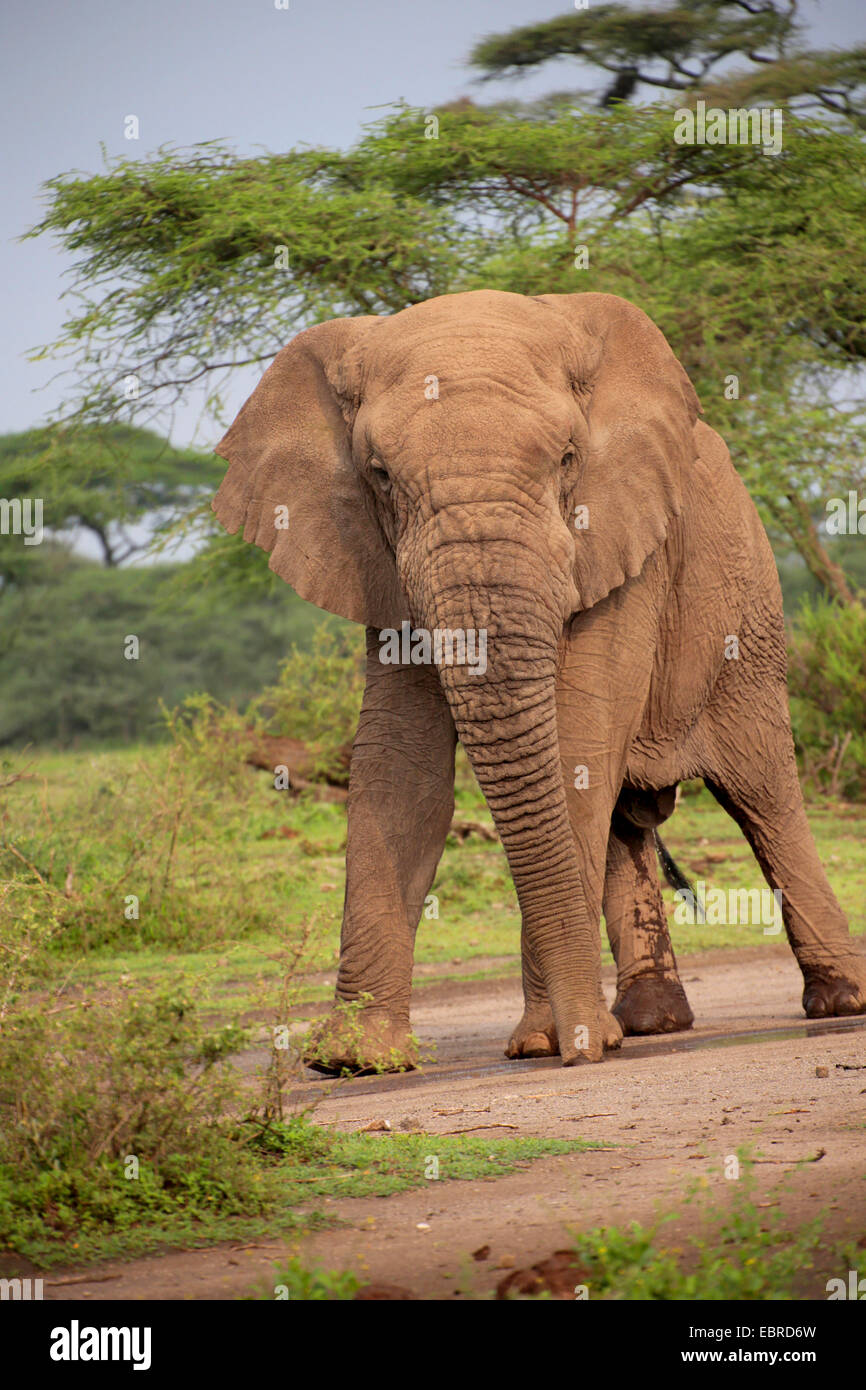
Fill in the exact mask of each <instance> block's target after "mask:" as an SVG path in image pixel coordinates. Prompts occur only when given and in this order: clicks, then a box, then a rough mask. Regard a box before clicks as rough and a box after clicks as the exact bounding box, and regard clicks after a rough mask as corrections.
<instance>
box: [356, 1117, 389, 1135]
mask: <svg viewBox="0 0 866 1390" xmlns="http://www.w3.org/2000/svg"><path fill="white" fill-rule="evenodd" d="M390 1128H391V1122H390V1121H389V1120H371V1121H370V1123H369V1124H368V1125H362V1126H361V1128H360V1129H359V1130H357V1131H356V1133H357V1134H377V1133H379V1132H380V1131H381V1130H389V1129H390Z"/></svg>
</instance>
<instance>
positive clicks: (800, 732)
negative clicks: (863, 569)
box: [788, 598, 866, 799]
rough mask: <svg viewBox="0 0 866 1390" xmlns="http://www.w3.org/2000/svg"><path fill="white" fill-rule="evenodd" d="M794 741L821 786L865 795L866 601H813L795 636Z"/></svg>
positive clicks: (811, 778)
mask: <svg viewBox="0 0 866 1390" xmlns="http://www.w3.org/2000/svg"><path fill="white" fill-rule="evenodd" d="M788 666H789V690H790V697H791V722H792V726H793V732H794V743H795V746H796V749H797V757H798V760H799V762H800V768H801V771H802V774H803V777H804V779H805V780H806V781H807V782H809V783H811V785H812V786H813V787H814V788H815V789H816V790H824V791H827V792H829V793H830V794H831V795H834V796H839V795H841V796H847V797H850V798H852V799H862V798H864V797H866V604H863V603H852V604H848V605H847V606H845V607H842V606H841V605H839V604H836V603H832V602H830V601H829V600H827V599H825V598H819V599H816V600H815V601H814V602H809V601H806V602H805V603H804V604H803V605H802V607H801V608H800V610H799V613H798V615H797V618H796V621H795V624H794V627H793V630H792V632H791V634H790V641H789V661H788Z"/></svg>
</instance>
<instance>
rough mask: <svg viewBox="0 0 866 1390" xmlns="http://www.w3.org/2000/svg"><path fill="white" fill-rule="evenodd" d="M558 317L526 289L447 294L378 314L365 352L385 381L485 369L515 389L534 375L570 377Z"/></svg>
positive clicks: (371, 373)
mask: <svg viewBox="0 0 866 1390" xmlns="http://www.w3.org/2000/svg"><path fill="white" fill-rule="evenodd" d="M564 349H565V344H564V339H563V334H562V332H561V329H560V325H559V324H558V323H557V320H556V319H555V318H554V317H553V316H552V315H551V314H550V313H549V312H545V310H544V308H543V307H542V306H540V305H538V304H537V303H535V302H534V301H532V300H529V299H526V298H525V297H524V296H523V295H512V294H501V295H500V294H496V293H493V292H478V293H477V294H476V293H470V294H466V295H460V294H457V295H445V296H443V297H442V298H440V299H434V300H428V301H427V302H426V303H425V304H417V305H413V306H412V307H411V308H409V309H404V310H403V311H402V312H401V313H399V314H395V315H394V316H393V317H391V318H383V319H380V320H379V322H378V323H377V325H376V331H375V333H374V334H373V335H371V340H370V346H369V351H368V354H367V362H366V372H365V375H366V376H367V378H368V380H372V381H374V382H375V381H379V382H381V384H382V385H385V386H388V385H393V384H394V383H395V382H398V381H402V380H405V379H406V378H407V377H410V376H411V377H413V378H415V379H416V380H420V381H421V383H422V384H427V385H429V384H430V383H429V382H428V381H427V380H426V379H427V378H428V377H430V376H431V375H434V376H436V377H438V378H439V380H440V381H442V380H443V379H445V378H448V379H450V380H451V381H454V380H459V379H460V378H461V377H465V376H466V375H467V374H470V373H472V372H477V371H478V370H479V369H482V368H483V370H484V371H485V372H486V374H487V375H489V376H490V377H493V378H495V379H497V380H499V381H501V382H502V383H503V384H506V385H511V386H513V387H515V388H516V389H520V387H521V385H522V384H523V383H525V382H527V381H531V380H532V379H533V378H538V377H541V378H544V379H548V380H553V379H556V380H563V379H567V376H568V366H567V362H566V352H565V350H564Z"/></svg>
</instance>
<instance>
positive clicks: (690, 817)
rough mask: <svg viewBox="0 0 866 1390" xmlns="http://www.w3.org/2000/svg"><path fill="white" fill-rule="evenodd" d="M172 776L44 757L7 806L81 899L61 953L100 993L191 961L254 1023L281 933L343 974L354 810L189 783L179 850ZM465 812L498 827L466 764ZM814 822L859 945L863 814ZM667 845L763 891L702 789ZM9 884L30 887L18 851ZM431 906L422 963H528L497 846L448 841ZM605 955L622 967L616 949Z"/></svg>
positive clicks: (40, 864)
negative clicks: (257, 994) (349, 820)
mask: <svg viewBox="0 0 866 1390" xmlns="http://www.w3.org/2000/svg"><path fill="white" fill-rule="evenodd" d="M168 760H169V752H168V750H167V749H165V748H151V749H147V750H141V749H138V748H135V749H130V750H127V751H125V752H122V751H114V752H110V753H101V754H94V753H87V752H85V753H78V752H70V753H65V754H57V753H49V754H44V755H43V754H39V755H38V756H37V757H36V758H34V760H33V761H34V767H33V771H34V772H35V773H36V774H37V776H36V779H35V780H34V781H24V782H18V783H17V784H16V785H14V786H12V787H10V788H8V789H7V790H6V793H5V800H4V805H3V810H2V814H0V838H2V840H4V841H6V842H7V843H8V842H11V843H12V844H14V846H15V848H16V849H17V850H18V852H19V854H22V855H23V856H24V857H25V859H27V860H28V861H29V863H30V864H31V865H32V866H33V869H34V870H35V871H37V872H38V873H39V874H40V875H41V876H42V878H43V879H45V881H46V882H47V883H48V884H49V885H51V886H52V888H54V889H55V890H56V891H57V892H58V893H60V892H67V893H68V895H69V899H68V903H67V902H64V904H63V907H64V910H67V908H68V910H69V912H70V913H72V910H73V908H74V906H75V903H76V900H80V904H81V910H80V912H79V918H78V921H77V924H76V925H75V927H74V929H69V930H68V931H66V932H65V933H64V934H62V937H61V940H62V941H64V940H65V941H66V942H68V944H69V948H70V950H73V951H81V950H83V951H84V952H85V953H86V956H87V971H88V973H89V974H92V976H93V978H94V980H99V979H114V978H117V976H119V975H121V974H131V973H133V974H135V975H141V976H142V977H144V978H147V979H150V980H156V979H159V978H160V977H163V976H166V975H170V974H171V973H172V972H173V971H174V970H175V969H176V966H177V962H178V960H179V959H180V957H183V963H184V968H185V970H186V971H188V972H189V973H191V974H192V975H195V974H196V973H197V972H202V973H207V974H208V975H209V976H210V977H211V979H212V981H213V982H214V984H215V985H216V986H218V987H221V988H224V989H225V990H226V992H227V994H228V995H237V997H238V1006H239V1007H241V1008H242V1007H250V1001H251V992H252V991H253V990H254V987H255V985H256V982H257V981H258V980H259V979H261V978H267V977H268V975H269V963H268V955H269V953H270V952H271V951H272V948H273V942H274V936H275V933H277V932H282V933H285V934H287V935H288V937H289V938H291V937H292V936H293V935H295V934H296V935H300V932H301V928H302V924H304V923H305V922H306V923H309V922H314V923H315V924H316V931H315V932H314V934H313V939H312V940H311V941H310V943H309V946H308V948H307V952H306V955H305V968H306V969H307V970H308V971H322V970H332V969H333V968H334V966H335V964H336V960H337V956H338V947H339V931H340V918H341V914H342V901H343V887H344V881H345V876H344V863H343V857H344V853H345V838H346V817H345V809H344V807H343V806H342V805H338V804H328V803H323V802H318V801H316V800H314V799H313V798H312V797H310V796H302V797H301V798H299V799H297V798H291V797H290V796H289V795H287V794H285V793H279V792H275V791H274V790H273V786H272V783H271V781H270V779H269V778H268V776H267V775H266V774H265V773H262V772H256V771H253V770H252V769H249V768H246V767H242V766H241V767H238V768H236V769H233V770H231V778H230V780H229V781H228V782H227V784H226V785H224V786H219V785H212V783H209V782H208V781H207V780H206V779H203V780H201V781H200V782H198V783H196V781H195V779H194V778H193V777H192V776H191V775H188V774H187V773H186V772H184V771H183V770H181V772H180V773H179V772H178V771H177V769H175V773H174V775H175V780H176V786H175V788H174V790H175V793H176V797H177V798H186V802H185V804H186V806H187V814H188V815H189V816H190V824H189V826H188V827H185V826H184V824H181V827H180V832H179V833H178V834H177V836H176V838H175V841H174V842H173V843H172V841H171V834H172V831H173V803H172V802H171V799H170V797H168V795H167V794H166V787H167V786H168V785H169V782H170V778H169V771H170V770H169V769H168ZM143 769H144V771H143ZM155 796H156V797H158V796H163V797H164V798H165V804H164V805H163V806H162V808H161V812H159V808H154V806H153V805H152V804H149V798H153V797H155ZM202 803H207V804H204V805H203V804H202ZM190 808H191V809H190ZM457 808H458V809H457V814H458V816H464V817H466V818H468V819H472V820H478V821H482V822H484V823H487V824H491V823H492V822H491V819H490V815H489V812H488V811H487V809H486V806H485V805H484V802H483V800H482V798H481V794H480V792H479V790H478V788H477V786H476V784H475V782H474V778H473V777H472V774H471V772H470V771H469V768H468V765H467V764H466V763H465V760H464V759H462V758H461V760H460V763H459V768H458V787H457ZM124 817H126V821H124ZM197 818H198V819H197ZM810 820H811V823H812V828H813V830H814V833H815V838H816V840H817V843H818V849H819V853H820V854H821V857H822V859H823V861H824V863H825V864H826V867H827V870H828V873H829V876H830V879H831V881H832V883H833V886H834V888H835V890H836V892H837V894H838V896H839V899H840V901H841V903H842V906H843V908H844V909H845V910H846V912H847V913H848V915H849V920H850V923H851V928H852V931H854V932H863V931H866V853H864V844H866V807H864V806H860V805H856V806H855V805H844V804H830V803H825V802H817V803H815V804H813V805H812V807H811V808H810ZM148 825H150V830H151V834H150V838H149V840H147V842H146V843H147V845H148V847H149V850H148V853H149V857H147V856H145V858H144V859H142V858H141V857H139V859H137V860H134V861H133V862H132V864H131V865H130V864H129V858H130V855H131V854H132V855H133V856H134V855H135V854H136V853H137V852H139V851H140V848H141V841H140V840H139V841H136V839H135V834H136V832H137V831H138V832H141V834H142V835H144V833H145V831H146V830H147V829H148ZM664 837H665V840H666V843H667V844H668V847H669V849H670V850H671V853H672V854H673V855H674V857H675V858H676V859H677V861H678V862H679V863H680V865H681V867H682V868H683V870H684V871H685V872H686V874H687V875H688V876H689V877H691V878H692V879H698V878H702V879H704V880H705V882H706V883H707V884H708V885H709V886H712V887H720V888H723V889H729V888H759V887H762V886H763V879H762V877H761V875H760V872H759V870H758V867H757V864H756V863H755V860H754V858H753V856H752V855H751V852H750V850H749V848H748V846H747V844H746V842H745V840H744V839H743V837H742V835H741V834H740V832H739V830H738V829H737V828H736V827H735V826H734V825H733V823H732V822H731V820H730V819H729V817H728V816H727V815H726V814H725V813H724V812H723V811H722V810H721V809H720V808H719V807H718V806H717V804H716V803H715V801H714V800H713V799H712V797H711V796H710V795H709V793H707V792H706V791H705V790H703V789H701V790H700V791H699V792H698V793H697V794H690V795H687V796H684V797H683V798H681V801H680V805H679V806H678V808H677V810H676V812H675V814H674V816H673V818H672V819H671V820H670V821H669V822H668V823H667V824H666V826H665V828H664ZM169 847H171V863H170V865H169V864H167V863H166V860H167V858H168V855H169ZM4 868H5V869H6V871H7V872H8V873H9V874H10V875H13V876H14V875H24V876H25V877H26V876H27V872H26V868H25V866H24V865H23V864H22V862H21V860H19V859H17V858H15V857H14V856H12V855H11V853H9V852H8V851H7V853H6V855H5V859H4ZM166 879H167V887H166V882H165V880H166ZM31 881H32V876H31ZM66 885H68V886H66ZM127 892H134V893H138V895H139V897H140V899H141V905H140V916H139V919H138V920H137V921H128V922H127V921H125V920H124V917H123V903H124V896H125V894H126V893H127ZM433 892H434V893H435V895H436V897H437V898H438V911H439V916H438V919H434V920H429V919H427V918H426V917H422V920H421V924H420V927H419V930H418V938H417V948H416V961H417V962H418V963H419V964H436V965H448V964H451V963H453V962H461V963H467V962H470V963H471V962H472V961H473V960H474V959H478V960H479V963H480V961H481V959H482V958H484V957H487V956H495V957H511V958H512V959H513V960H514V961H515V962H516V961H517V958H518V953H519V936H520V931H519V915H518V910H517V902H516V897H515V894H514V889H513V886H512V883H511V879H510V875H509V873H508V868H507V864H506V862H505V856H504V854H503V852H502V849H501V847H500V846H499V845H498V844H495V843H489V842H486V841H483V840H481V839H479V838H477V837H472V836H470V838H469V839H468V840H466V841H465V842H464V843H463V844H458V843H457V842H456V840H454V839H453V837H449V841H448V844H447V846H446V849H445V853H444V855H443V858H442V861H441V864H440V866H439V871H438V873H437V877H436V882H435V884H434V887H433ZM665 896H666V901H667V903H668V908H669V913H670V914H671V915H672V912H673V907H674V903H673V897H672V894H671V893H670V891H669V890H666V894H665ZM70 904H71V906H70ZM73 915H74V913H73ZM671 932H672V937H673V940H674V944H675V947H676V949H677V951H678V952H679V953H687V952H694V951H703V950H706V949H708V948H725V947H743V946H767V945H777V946H779V947H780V949H784V939H783V938H781V939H780V938H778V937H768V936H765V935H764V934H763V931H762V929H761V927H760V926H752V925H740V926H711V925H707V924H705V923H701V924H695V925H693V926H689V925H679V924H677V923H675V922H673V921H671ZM603 951H604V959H605V961H609V960H610V953H609V950H608V948H607V945H606V942H605V943H604V947H603ZM482 969H483V967H482ZM316 993H320V994H326V993H327V990H318V991H316V990H315V988H314V989H313V990H312V997H315V995H316Z"/></svg>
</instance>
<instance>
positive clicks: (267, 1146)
mask: <svg viewBox="0 0 866 1390" xmlns="http://www.w3.org/2000/svg"><path fill="white" fill-rule="evenodd" d="M225 1142H226V1143H227V1144H228V1145H230V1146H231V1147H232V1150H233V1151H232V1153H231V1155H230V1159H229V1164H228V1165H227V1166H233V1165H234V1163H235V1162H236V1161H237V1159H238V1157H239V1155H240V1156H241V1157H242V1160H243V1163H244V1165H245V1174H244V1182H245V1191H244V1192H243V1193H241V1194H239V1193H238V1192H237V1190H236V1188H235V1187H234V1185H233V1183H232V1179H231V1177H230V1176H227V1177H226V1181H225V1183H224V1184H223V1188H224V1190H220V1191H218V1190H217V1184H218V1182H219V1178H218V1177H215V1173H214V1169H213V1166H212V1165H207V1164H205V1163H201V1164H196V1163H194V1162H193V1163H189V1164H186V1165H184V1166H183V1170H182V1171H180V1166H179V1171H178V1172H177V1173H175V1174H174V1175H173V1180H172V1181H171V1182H170V1183H166V1182H165V1181H164V1175H162V1174H160V1175H155V1174H154V1173H152V1172H151V1171H150V1170H149V1169H148V1166H147V1164H146V1163H145V1162H142V1166H141V1175H140V1178H139V1179H138V1180H137V1181H134V1182H131V1181H129V1180H128V1179H127V1178H125V1176H124V1171H123V1167H124V1165H123V1162H121V1161H117V1162H114V1163H110V1162H107V1161H106V1162H100V1163H98V1164H96V1165H89V1167H88V1168H84V1167H83V1166H82V1168H81V1169H80V1170H77V1169H75V1168H69V1169H67V1170H66V1171H64V1172H63V1173H56V1174H53V1175H52V1174H49V1175H46V1176H45V1177H40V1179H39V1180H37V1181H31V1182H25V1183H22V1181H21V1179H20V1177H19V1175H18V1174H16V1173H12V1172H9V1171H3V1170H2V1169H0V1244H2V1246H3V1248H5V1249H8V1250H10V1251H13V1252H14V1253H16V1254H19V1255H22V1256H24V1257H26V1258H27V1259H29V1260H31V1261H33V1262H34V1263H35V1264H37V1265H38V1266H39V1267H40V1268H48V1267H50V1266H51V1265H56V1264H87V1263H90V1262H93V1261H96V1260H100V1259H109V1258H124V1259H125V1258H133V1257H135V1256H138V1255H142V1254H145V1253H147V1252H148V1251H150V1250H155V1249H160V1248H166V1247H178V1248H183V1249H201V1248H203V1247H205V1246H208V1245H212V1244H214V1243H217V1242H221V1241H226V1240H235V1239H236V1240H239V1239H248V1238H251V1237H253V1236H262V1235H267V1236H269V1237H274V1236H276V1235H283V1234H287V1233H293V1232H298V1231H307V1230H311V1229H316V1228H319V1227H321V1226H324V1225H329V1224H333V1222H334V1221H335V1220H337V1217H336V1216H335V1215H334V1214H333V1213H331V1212H329V1203H331V1202H333V1201H335V1200H337V1199H339V1198H342V1197H387V1196H391V1195H392V1194H393V1193H397V1192H405V1191H407V1190H408V1189H410V1188H414V1187H424V1186H426V1185H428V1184H429V1185H431V1186H432V1185H433V1182H434V1181H439V1182H449V1181H460V1180H462V1181H465V1180H468V1179H489V1180H495V1179H496V1178H498V1177H503V1176H505V1175H507V1174H509V1173H513V1172H515V1171H516V1170H517V1169H518V1168H521V1167H527V1166H528V1165H529V1164H530V1163H531V1162H532V1161H533V1160H534V1159H537V1158H542V1157H546V1156H549V1155H552V1154H564V1153H576V1152H581V1151H583V1150H587V1149H592V1148H595V1147H598V1146H597V1145H594V1144H592V1143H589V1142H585V1141H583V1140H564V1139H537V1138H532V1137H528V1138H514V1139H485V1138H483V1137H480V1136H478V1135H435V1134H434V1135H430V1134H414V1133H413V1134H402V1133H394V1134H378V1133H373V1134H342V1133H336V1132H334V1131H332V1130H328V1129H323V1128H321V1127H319V1126H316V1125H312V1124H309V1123H308V1122H307V1121H306V1119H305V1118H304V1117H303V1116H296V1117H294V1118H293V1119H291V1120H290V1121H289V1122H288V1123H286V1124H274V1125H272V1126H271V1127H270V1128H269V1129H268V1130H267V1131H266V1132H265V1135H264V1137H263V1138H259V1139H254V1140H252V1141H251V1140H250V1136H249V1134H244V1133H243V1132H242V1131H237V1130H235V1131H233V1132H229V1133H228V1134H227V1135H226V1136H225ZM432 1158H435V1159H436V1160H438V1178H437V1179H435V1180H434V1179H431V1178H430V1177H429V1176H428V1174H429V1173H430V1172H431V1171H432V1169H431V1162H430V1161H431V1159H432ZM218 1171H219V1169H217V1172H218ZM227 1198H228V1200H227Z"/></svg>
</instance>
